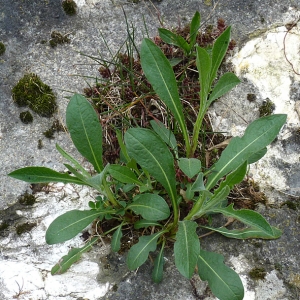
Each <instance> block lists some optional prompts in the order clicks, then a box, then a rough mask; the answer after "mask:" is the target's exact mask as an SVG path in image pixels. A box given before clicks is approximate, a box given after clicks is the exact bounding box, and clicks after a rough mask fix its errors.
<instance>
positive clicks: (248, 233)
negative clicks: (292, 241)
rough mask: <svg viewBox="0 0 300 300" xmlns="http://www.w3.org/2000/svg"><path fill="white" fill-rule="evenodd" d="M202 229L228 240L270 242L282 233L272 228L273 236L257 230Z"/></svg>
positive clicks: (207, 227)
mask: <svg viewBox="0 0 300 300" xmlns="http://www.w3.org/2000/svg"><path fill="white" fill-rule="evenodd" d="M201 227H203V228H206V229H208V230H213V231H216V232H218V233H220V234H222V235H224V236H226V237H228V238H232V239H252V238H257V239H266V240H271V239H278V238H279V237H280V236H281V234H282V231H281V230H279V229H278V228H276V227H273V226H271V227H272V230H273V234H272V235H270V234H268V233H266V232H264V231H261V230H260V229H258V228H254V227H252V228H243V229H232V230H229V229H227V228H225V227H219V228H213V227H209V226H201Z"/></svg>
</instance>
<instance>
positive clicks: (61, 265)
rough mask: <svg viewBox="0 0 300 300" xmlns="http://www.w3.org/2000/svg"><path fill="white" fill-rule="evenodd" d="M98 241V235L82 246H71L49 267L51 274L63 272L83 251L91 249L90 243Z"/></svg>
mask: <svg viewBox="0 0 300 300" xmlns="http://www.w3.org/2000/svg"><path fill="white" fill-rule="evenodd" d="M97 241H98V237H95V238H93V239H92V240H91V241H89V242H88V243H86V244H85V245H84V246H83V247H82V248H72V249H71V250H70V251H69V253H68V254H67V255H65V256H63V257H62V258H61V259H60V260H59V262H58V263H57V264H56V265H55V266H54V267H53V268H52V269H51V275H55V274H63V273H65V272H66V271H67V270H68V269H69V268H70V267H71V266H72V265H73V264H74V263H76V262H77V261H78V260H79V259H80V258H81V255H82V254H83V253H84V252H87V251H89V250H91V248H92V245H93V244H95V243H96V242H97Z"/></svg>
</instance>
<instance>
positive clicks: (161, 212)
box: [127, 193, 170, 221]
mask: <svg viewBox="0 0 300 300" xmlns="http://www.w3.org/2000/svg"><path fill="white" fill-rule="evenodd" d="M127 209H131V210H133V211H134V212H135V213H136V214H140V215H141V216H142V217H143V218H144V219H146V220H151V221H160V220H165V219H167V218H168V217H169V216H170V209H169V206H168V204H167V202H166V201H165V199H164V198H162V197H161V196H159V195H156V194H147V193H146V194H140V195H137V196H135V197H134V198H133V202H132V203H131V204H129V205H128V206H127Z"/></svg>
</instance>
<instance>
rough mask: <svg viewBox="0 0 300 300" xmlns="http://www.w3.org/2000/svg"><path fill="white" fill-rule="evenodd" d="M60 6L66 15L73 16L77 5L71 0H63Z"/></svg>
mask: <svg viewBox="0 0 300 300" xmlns="http://www.w3.org/2000/svg"><path fill="white" fill-rule="evenodd" d="M62 7H63V9H64V11H65V13H66V14H67V15H69V16H73V15H75V14H76V9H77V5H76V3H75V2H74V1H73V0H64V1H63V2H62Z"/></svg>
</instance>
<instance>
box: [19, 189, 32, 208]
mask: <svg viewBox="0 0 300 300" xmlns="http://www.w3.org/2000/svg"><path fill="white" fill-rule="evenodd" d="M35 201H36V198H35V196H34V195H32V194H29V193H27V192H26V193H25V194H23V195H21V196H20V197H19V203H20V204H22V205H33V204H34V203H35Z"/></svg>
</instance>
